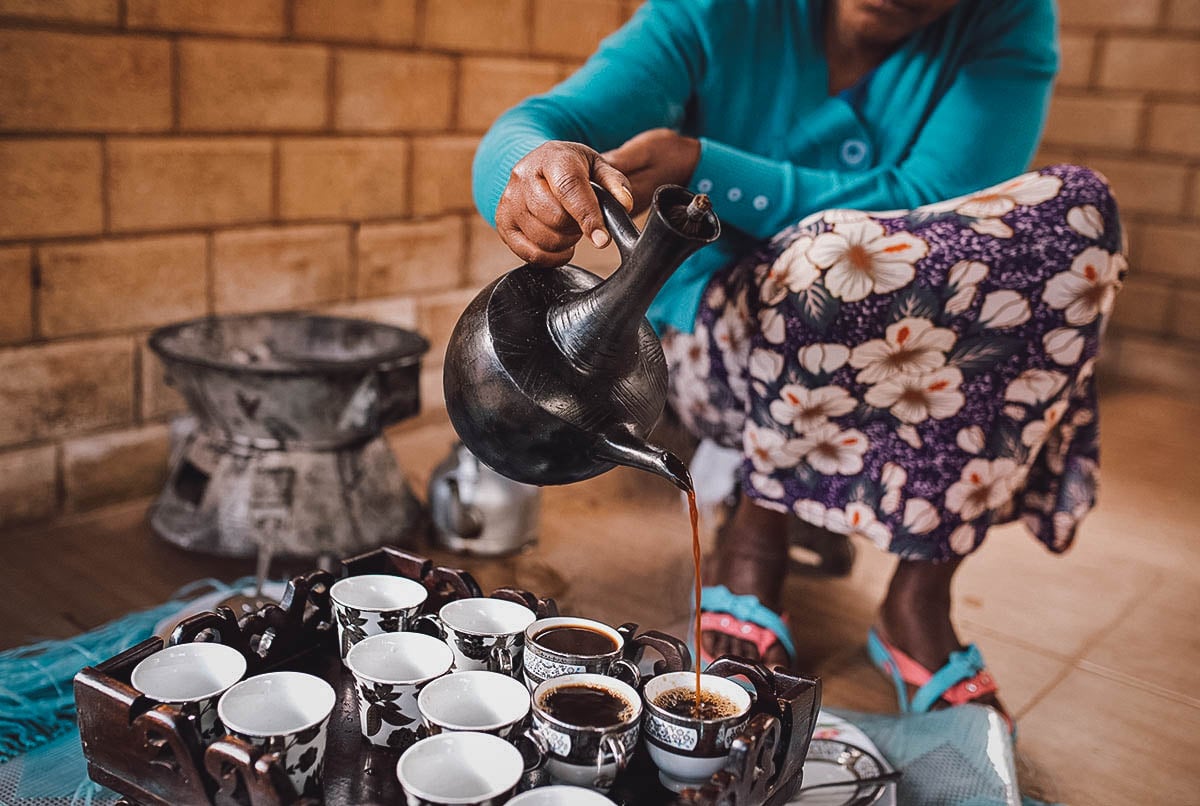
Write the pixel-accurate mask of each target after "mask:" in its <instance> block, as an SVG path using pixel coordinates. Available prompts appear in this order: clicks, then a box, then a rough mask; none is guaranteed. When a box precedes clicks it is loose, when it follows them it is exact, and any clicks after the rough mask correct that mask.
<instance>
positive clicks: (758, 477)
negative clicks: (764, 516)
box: [750, 473, 783, 499]
mask: <svg viewBox="0 0 1200 806" xmlns="http://www.w3.org/2000/svg"><path fill="white" fill-rule="evenodd" d="M750 486H751V487H753V488H754V489H756V490H758V491H759V492H760V493H762V494H763V495H764V496H765V497H767V498H774V499H779V498H783V482H781V481H780V480H779V479H776V478H772V477H771V476H767V475H764V474H762V473H751V474H750Z"/></svg>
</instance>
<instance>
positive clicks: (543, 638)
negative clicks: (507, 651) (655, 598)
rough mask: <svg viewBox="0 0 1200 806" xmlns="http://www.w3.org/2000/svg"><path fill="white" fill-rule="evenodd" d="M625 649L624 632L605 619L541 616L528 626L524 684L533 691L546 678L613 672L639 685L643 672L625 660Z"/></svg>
mask: <svg viewBox="0 0 1200 806" xmlns="http://www.w3.org/2000/svg"><path fill="white" fill-rule="evenodd" d="M629 626H630V627H632V628H633V629H636V627H633V625H629ZM622 629H624V628H622ZM625 648H626V645H625V636H624V635H623V634H622V633H621V631H620V630H616V629H613V628H612V627H610V626H608V625H607V624H604V623H602V622H599V621H592V620H591V619H584V618H572V617H567V616H558V617H555V618H544V619H538V620H537V621H535V622H533V623H532V624H530V625H529V626H528V627H526V628H525V660H524V666H525V684H526V685H527V686H529V690H530V691H533V690H534V689H535V688H537V687H538V685H539V684H540V683H542V682H543V681H545V680H549V679H551V678H554V677H562V676H563V675H568V674H585V673H586V674H603V675H610V676H612V677H616V678H619V679H621V680H623V681H625V682H627V683H629V684H630V685H632V686H634V687H636V686H637V685H638V684H639V683H640V682H641V675H640V674H639V673H638V668H637V666H636V665H634V664H633V663H631V662H630V661H628V660H626V658H625Z"/></svg>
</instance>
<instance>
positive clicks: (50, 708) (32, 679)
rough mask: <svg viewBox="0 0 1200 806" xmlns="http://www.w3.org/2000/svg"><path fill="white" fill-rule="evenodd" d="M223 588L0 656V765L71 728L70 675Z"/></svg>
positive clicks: (201, 586) (193, 591) (182, 593)
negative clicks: (186, 606)
mask: <svg viewBox="0 0 1200 806" xmlns="http://www.w3.org/2000/svg"><path fill="white" fill-rule="evenodd" d="M247 581H248V580H241V581H239V582H236V583H234V585H235V586H237V588H229V587H227V586H226V585H225V584H224V583H222V582H218V581H216V580H212V579H205V580H200V581H198V582H193V583H192V584H190V585H188V586H186V587H184V588H181V589H180V590H178V591H176V593H175V595H174V596H173V597H172V598H171V601H169V602H166V603H165V604H161V605H158V606H157V607H153V608H150V609H149V610H142V611H140V612H137V613H130V614H129V615H127V616H124V617H122V618H119V619H117V620H115V621H111V622H109V623H108V624H105V625H103V626H101V627H98V628H96V629H94V630H91V631H90V632H86V633H83V634H82V635H78V636H76V637H74V638H70V639H66V640H61V641H42V642H40V643H36V644H31V645H29V646H24V647H17V648H15V649H9V650H5V651H4V652H0V761H5V760H8V759H10V758H12V757H13V756H15V755H17V754H18V753H22V752H26V751H28V750H32V749H33V748H35V747H38V746H40V745H42V744H44V743H46V742H48V741H50V740H51V739H53V738H55V737H57V736H60V735H62V734H63V733H65V732H67V731H69V730H71V729H72V728H73V727H74V725H75V691H74V688H73V684H72V681H73V680H74V678H75V673H76V672H78V671H79V670H80V669H81V668H83V667H84V666H91V665H95V664H97V663H100V662H101V661H103V660H105V659H107V658H110V657H112V656H113V655H116V654H118V653H120V652H122V651H124V650H126V649H128V648H129V647H131V646H133V645H134V644H137V643H139V642H141V641H143V640H145V639H146V638H149V637H150V635H151V634H152V633H153V631H154V625H155V624H157V623H158V622H159V621H160V620H161V619H163V618H165V617H166V616H168V615H170V614H171V613H174V612H177V611H179V610H180V609H181V608H182V607H183V606H184V605H185V604H186V603H187V602H189V601H191V600H193V599H195V598H197V597H199V596H200V595H201V594H203V593H206V592H209V593H211V592H212V591H214V590H228V591H232V590H234V589H240V588H241V587H242V586H244V585H245V584H246V582H247Z"/></svg>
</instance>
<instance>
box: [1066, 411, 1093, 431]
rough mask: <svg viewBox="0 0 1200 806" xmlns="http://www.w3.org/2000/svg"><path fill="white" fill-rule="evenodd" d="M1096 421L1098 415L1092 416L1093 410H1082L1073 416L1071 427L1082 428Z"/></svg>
mask: <svg viewBox="0 0 1200 806" xmlns="http://www.w3.org/2000/svg"><path fill="white" fill-rule="evenodd" d="M1095 419H1096V415H1094V414H1092V410H1091V409H1080V410H1079V411H1077V412H1075V413H1074V414H1073V415H1071V425H1074V426H1077V427H1081V426H1085V425H1090V424H1091V422H1092V420H1095Z"/></svg>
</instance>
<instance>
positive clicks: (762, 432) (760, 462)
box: [743, 423, 805, 473]
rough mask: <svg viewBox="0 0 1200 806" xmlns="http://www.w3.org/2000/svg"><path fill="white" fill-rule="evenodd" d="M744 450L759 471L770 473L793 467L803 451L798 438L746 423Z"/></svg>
mask: <svg viewBox="0 0 1200 806" xmlns="http://www.w3.org/2000/svg"><path fill="white" fill-rule="evenodd" d="M743 442H744V450H745V452H746V454H747V455H748V456H749V457H750V461H751V462H752V463H753V464H754V469H755V470H757V471H758V472H759V473H770V472H772V471H773V470H777V469H778V468H781V467H795V466H796V464H797V463H799V461H800V457H801V455H802V454H803V453H804V450H803V448H804V447H805V446H802V445H799V444H798V443H799V442H800V440H795V439H792V440H789V439H788V438H787V437H785V436H784V435H783V434H781V433H779V432H778V431H772V430H771V429H770V428H759V427H758V426H757V425H755V424H754V423H746V430H745V432H744V437H743Z"/></svg>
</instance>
